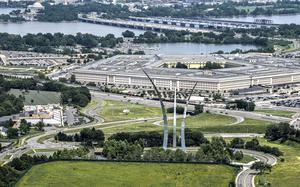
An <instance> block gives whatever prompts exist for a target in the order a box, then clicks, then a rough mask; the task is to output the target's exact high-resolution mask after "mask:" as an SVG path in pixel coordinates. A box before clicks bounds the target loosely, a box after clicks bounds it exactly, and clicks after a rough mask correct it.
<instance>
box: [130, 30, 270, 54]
mask: <svg viewBox="0 0 300 187" xmlns="http://www.w3.org/2000/svg"><path fill="white" fill-rule="evenodd" d="M133 42H134V43H177V42H192V43H206V44H250V45H257V46H261V47H264V48H268V47H270V46H269V40H268V38H262V37H249V36H248V35H247V34H242V36H241V37H239V38H237V37H235V33H234V31H232V30H226V31H223V32H221V33H220V34H216V33H214V32H209V33H201V32H199V33H190V32H188V31H163V34H158V33H154V32H151V31H146V32H145V33H144V34H140V35H139V36H137V37H135V38H134V40H133ZM270 48H271V49H270V50H272V47H270Z"/></svg>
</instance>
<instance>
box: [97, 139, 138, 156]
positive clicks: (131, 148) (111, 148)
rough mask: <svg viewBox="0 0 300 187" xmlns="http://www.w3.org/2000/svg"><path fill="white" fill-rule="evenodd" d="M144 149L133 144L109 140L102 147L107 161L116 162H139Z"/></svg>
mask: <svg viewBox="0 0 300 187" xmlns="http://www.w3.org/2000/svg"><path fill="white" fill-rule="evenodd" d="M143 152H144V148H143V147H142V146H141V145H140V144H138V143H137V142H135V143H134V144H130V143H128V142H127V141H126V140H125V141H116V140H109V141H106V142H105V144H104V147H103V151H102V153H103V155H104V156H105V157H106V158H108V159H117V160H140V159H141V156H142V154H143Z"/></svg>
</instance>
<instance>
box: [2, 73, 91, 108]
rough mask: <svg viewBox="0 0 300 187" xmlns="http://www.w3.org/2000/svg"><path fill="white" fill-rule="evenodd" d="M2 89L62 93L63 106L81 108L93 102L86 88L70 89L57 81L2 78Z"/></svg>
mask: <svg viewBox="0 0 300 187" xmlns="http://www.w3.org/2000/svg"><path fill="white" fill-rule="evenodd" d="M0 87H2V88H4V90H5V91H8V90H10V89H11V88H14V89H23V90H44V91H56V92H61V99H62V103H63V104H73V105H77V106H80V107H84V106H86V105H87V104H88V103H89V102H90V101H91V94H90V91H89V90H88V89H87V88H86V87H69V86H65V85H64V84H62V83H59V82H55V81H46V82H44V83H43V84H39V82H38V81H37V80H35V79H9V80H8V79H4V78H3V77H0Z"/></svg>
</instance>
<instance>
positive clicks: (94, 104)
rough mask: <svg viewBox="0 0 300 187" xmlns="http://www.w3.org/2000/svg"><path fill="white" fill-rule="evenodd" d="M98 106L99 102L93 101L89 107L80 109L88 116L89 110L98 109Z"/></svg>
mask: <svg viewBox="0 0 300 187" xmlns="http://www.w3.org/2000/svg"><path fill="white" fill-rule="evenodd" d="M98 104H99V102H97V101H96V100H91V102H90V103H89V104H88V105H87V106H85V107H84V108H81V109H80V112H82V113H84V114H86V113H87V111H88V110H90V109H94V108H96V107H97V105H98Z"/></svg>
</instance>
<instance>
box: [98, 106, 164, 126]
mask: <svg viewBox="0 0 300 187" xmlns="http://www.w3.org/2000/svg"><path fill="white" fill-rule="evenodd" d="M123 110H129V111H130V112H129V113H128V114H126V113H124V112H123ZM98 114H99V115H100V116H101V117H103V118H104V120H105V122H111V121H122V120H129V119H138V118H145V117H147V118H151V117H160V116H161V110H160V108H155V107H148V106H144V105H140V104H131V103H127V102H119V101H104V103H103V108H102V109H101V110H99V111H98Z"/></svg>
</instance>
